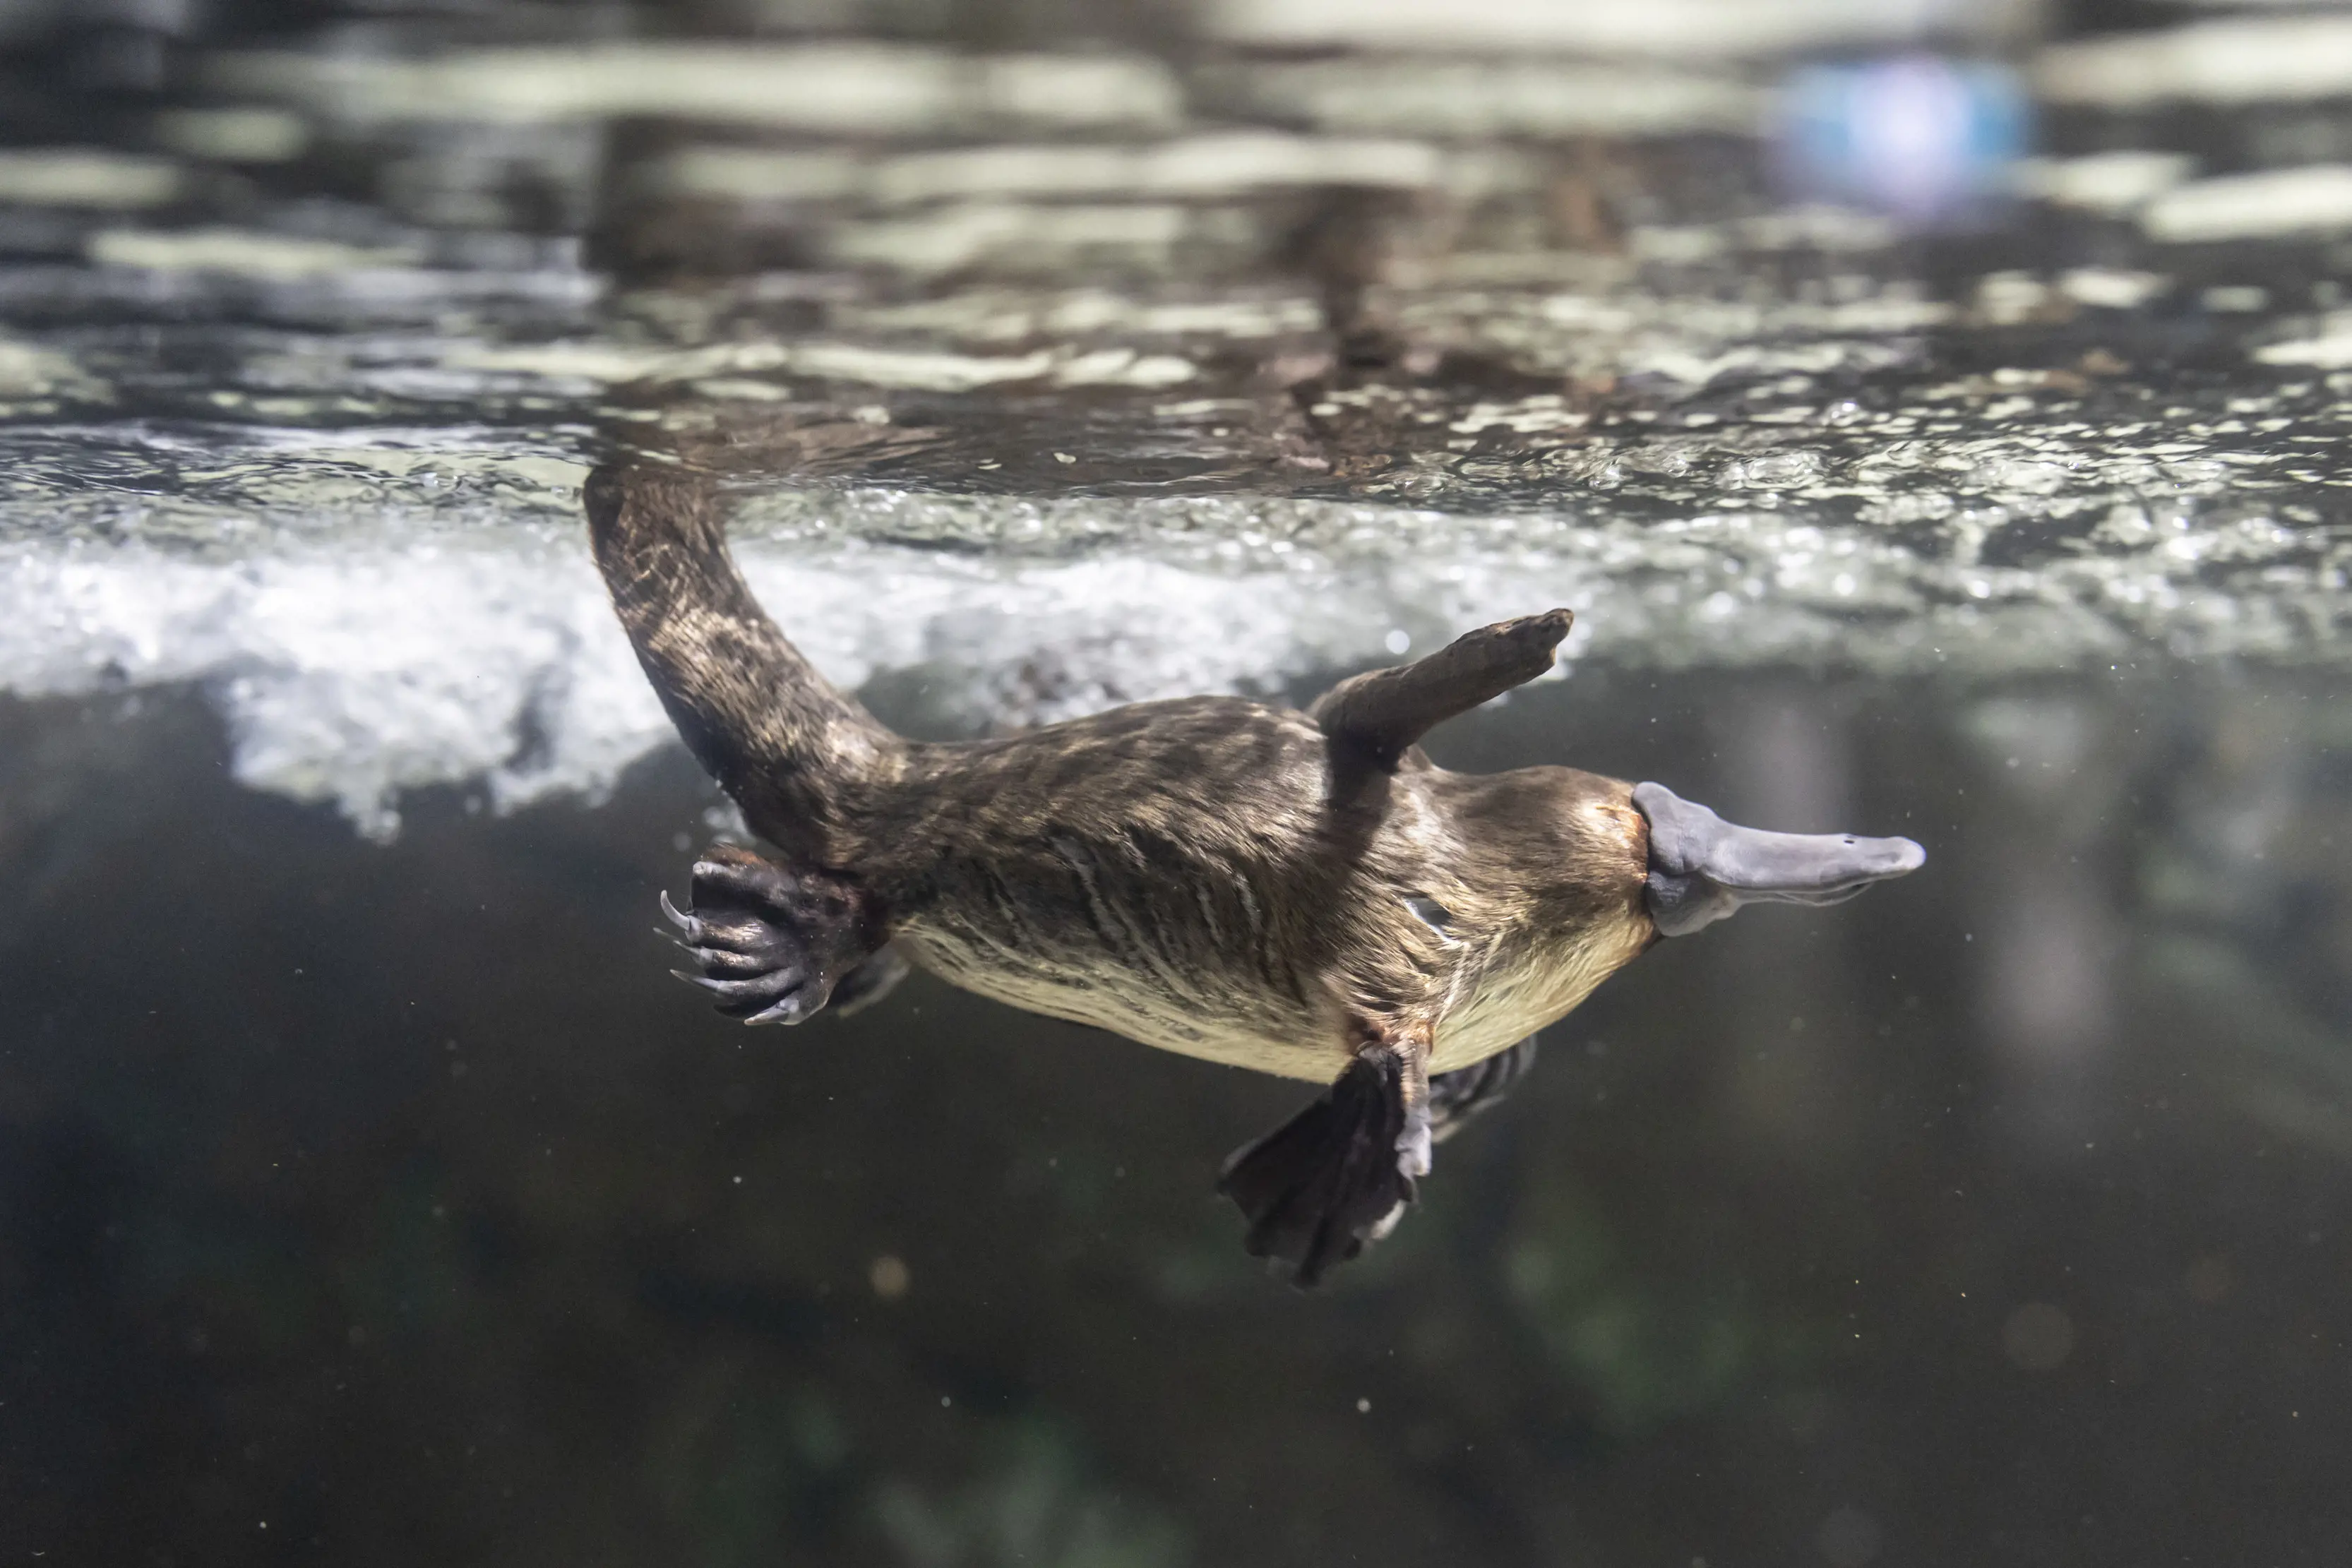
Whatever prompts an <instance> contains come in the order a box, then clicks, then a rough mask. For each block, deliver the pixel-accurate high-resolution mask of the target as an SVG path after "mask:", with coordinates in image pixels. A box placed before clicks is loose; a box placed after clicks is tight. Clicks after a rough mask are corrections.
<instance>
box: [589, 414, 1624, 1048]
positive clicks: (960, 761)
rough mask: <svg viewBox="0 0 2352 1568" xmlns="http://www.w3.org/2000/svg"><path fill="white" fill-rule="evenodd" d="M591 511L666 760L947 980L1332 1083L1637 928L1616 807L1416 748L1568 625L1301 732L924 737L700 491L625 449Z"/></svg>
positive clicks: (1364, 687) (1253, 725) (1296, 721)
mask: <svg viewBox="0 0 2352 1568" xmlns="http://www.w3.org/2000/svg"><path fill="white" fill-rule="evenodd" d="M587 504H588V505H587V509H588V515H589V518H590V521H591V525H592V531H593V539H594V545H595V551H596V559H597V562H598V565H599V566H600V568H601V569H602V570H603V571H604V576H605V579H606V581H607V583H608V584H609V585H610V587H611V590H612V594H613V600H614V606H615V608H616V609H617V610H618V611H619V612H620V616H621V620H622V622H623V624H624V625H625V627H626V628H627V631H628V633H629V637H630V640H631V641H632V643H635V646H636V649H637V653H638V656H639V658H640V659H641V661H642V662H643V663H644V664H645V667H646V673H647V674H648V675H649V676H650V677H651V679H652V681H653V684H654V685H655V687H656V690H657V691H658V692H659V693H660V694H661V696H662V699H663V701H664V703H665V704H666V705H667V707H668V709H669V711H670V714H671V716H672V717H673V718H674V719H675V720H676V721H677V726H678V729H679V732H680V734H681V735H682V736H684V737H685V739H686V741H687V744H688V746H689V747H691V748H692V749H693V750H694V752H695V754H696V756H697V757H698V758H699V759H700V760H701V761H702V763H703V765H704V766H705V767H706V768H709V770H710V772H711V773H712V775H713V776H714V777H716V778H717V779H719V782H720V784H721V785H722V786H723V787H724V788H725V789H727V790H728V792H729V793H730V795H731V796H733V798H734V799H735V800H736V801H737V802H738V803H739V804H740V806H741V808H742V810H743V812H744V816H745V819H746V821H748V822H749V823H750V825H751V828H752V829H753V830H754V831H756V832H758V833H759V834H760V835H761V837H762V838H764V839H766V840H768V841H770V842H772V843H773V844H775V845H776V846H778V847H779V848H780V849H781V850H782V852H784V855H785V857H786V859H787V862H789V863H790V864H791V865H793V867H795V868H797V869H799V870H800V871H802V872H803V873H805V874H807V875H809V876H813V877H823V878H825V879H829V882H830V883H831V884H832V885H835V886H836V887H837V888H838V889H839V890H840V891H841V895H842V896H844V897H845V898H846V899H848V900H849V901H850V902H851V903H852V904H855V906H856V910H857V911H858V914H859V920H858V925H859V926H860V929H861V930H864V931H866V932H868V933H871V934H873V937H874V939H875V940H879V939H882V938H884V937H887V938H889V939H893V940H895V941H896V943H897V944H898V946H899V947H900V948H901V949H902V950H903V951H905V952H906V953H907V954H908V956H910V957H912V958H913V959H914V960H915V961H916V962H917V963H919V964H920V965H921V966H923V967H926V968H929V969H930V970H931V971H932V972H934V973H935V974H937V975H939V976H940V977H941V978H943V979H945V980H947V981H949V982H950V983H951V984H954V985H957V986H961V987H963V988H968V989H971V990H973V991H977V992H980V993H982V994H983V995H987V996H992V997H995V998H1000V999H1002V1000H1004V1001H1007V1002H1010V1003H1012V1004H1013V1005H1015V1006H1018V1007H1023V1008H1027V1009H1032V1010H1034V1011H1038V1012H1043V1013H1047V1014H1051V1015H1053V1016H1055V1017H1061V1018H1067V1019H1077V1020H1080V1021H1083V1022H1087V1023H1091V1024H1096V1025H1098V1026H1100V1027H1102V1028H1105V1029H1108V1030H1116V1031H1117V1032H1118V1033H1121V1034H1125V1035H1128V1036H1129V1037H1131V1038H1134V1039H1137V1040H1142V1041H1144V1042H1145V1043H1147V1044H1150V1045H1155V1046H1160V1047H1162V1048H1164V1049H1167V1050H1171V1051H1181V1052H1184V1053H1186V1054H1189V1055H1194V1056H1201V1057H1206V1058H1210V1059H1213V1060H1216V1061H1227V1062H1232V1063H1234V1064H1236V1065H1242V1066H1247V1067H1253V1068H1256V1069H1260V1070H1262V1071H1269V1072H1276V1073H1282V1074H1285V1075H1287V1076H1292V1077H1298V1078H1307V1079H1315V1080H1318V1081H1325V1082H1328V1081H1329V1080H1330V1079H1332V1078H1333V1076H1334V1075H1335V1074H1336V1073H1337V1072H1338V1071H1339V1070H1340V1069H1341V1068H1342V1067H1343V1066H1345V1065H1346V1063H1347V1061H1349V1054H1350V1052H1351V1051H1357V1050H1359V1049H1360V1048H1362V1047H1363V1046H1364V1045H1365V1044H1366V1042H1367V1041H1371V1040H1381V1041H1387V1042H1391V1044H1395V1045H1398V1046H1400V1047H1405V1048H1409V1049H1410V1050H1411V1052H1412V1056H1413V1057H1414V1058H1415V1059H1416V1061H1418V1063H1419V1064H1420V1066H1421V1068H1422V1069H1423V1071H1428V1070H1434V1071H1446V1070H1449V1069H1453V1068H1459V1067H1463V1066H1466V1065H1468V1064H1470V1063H1472V1062H1475V1061H1479V1060H1481V1059H1483V1058H1485V1057H1486V1056H1489V1055H1492V1054H1493V1053H1495V1052H1496V1051H1502V1050H1504V1049H1506V1048H1507V1047H1509V1046H1511V1045H1512V1044H1514V1043H1515V1042H1517V1041H1518V1040H1521V1039H1523V1038H1524V1037H1526V1036H1527V1035H1528V1034H1531V1033H1532V1032H1533V1031H1534V1030H1537V1029H1538V1028H1540V1027H1541V1026H1542V1025H1544V1024H1546V1023H1548V1022H1549V1021H1551V1020H1552V1019H1556V1018H1558V1017H1559V1016H1560V1015H1561V1014H1562V1013H1565V1012H1566V1011H1568V1010H1569V1009H1570V1008H1573V1007H1574V1006H1576V1005H1577V1003H1579V1002H1580V1001H1581V1000H1582V999H1583V998H1584V997H1585V996H1586V995H1587V994H1588V993H1590V991H1591V988H1593V987H1594V986H1595V985H1597V984H1599V983H1600V981H1601V980H1602V979H1603V978H1605V977H1607V976H1608V975H1609V974H1610V973H1612V971H1614V970H1615V969H1616V968H1618V967H1620V966H1622V965H1623V964H1624V963H1626V962H1627V961H1629V960H1630V959H1632V958H1633V956H1635V955H1636V954H1637V953H1639V952H1640V951H1641V950H1642V949H1643V947H1644V946H1647V945H1648V943H1649V942H1650V941H1651V940H1653V939H1654V936H1655V935H1656V933H1655V928H1654V926H1653V925H1652V923H1651V921H1650V918H1649V916H1648V915H1647V914H1646V913H1645V911H1644V908H1643V896H1642V894H1643V878H1644V876H1645V874H1646V872H1647V860H1648V846H1647V828H1646V825H1645V823H1644V821H1643V817H1642V816H1641V814H1640V813H1639V812H1637V811H1636V810H1634V809H1633V804H1632V800H1631V787H1630V786H1629V785H1627V784H1624V783H1622V782H1620V781H1618V780H1616V779H1604V778H1601V777H1598V776H1596V775H1593V774H1590V773H1582V772H1578V771H1576V770H1574V769H1571V768H1527V769H1521V770H1519V771H1517V772H1511V773H1505V774H1501V775H1496V776H1491V777H1469V776H1464V775H1458V774H1454V773H1450V772H1447V771H1445V770H1444V769H1442V768H1435V767H1433V766H1432V765H1430V763H1429V762H1428V760H1427V758H1424V757H1423V756H1422V755H1421V754H1420V753H1419V752H1418V751H1417V750H1414V749H1412V741H1413V740H1415V739H1417V738H1418V737H1419V734H1420V733H1421V731H1422V730H1424V729H1426V728H1427V727H1428V725H1429V724H1430V723H1433V722H1435V721H1436V719H1438V718H1442V717H1444V716H1446V714H1448V713H1451V712H1458V711H1461V710H1462V709H1463V708H1465V707H1468V706H1475V703H1477V702H1479V701H1483V700H1485V698H1486V697H1488V696H1492V695H1495V694H1496V692H1498V691H1500V690H1502V689H1504V688H1505V687H1507V686H1508V685H1514V684H1517V682H1518V681H1520V680H1525V679H1527V678H1529V677H1530V676H1531V675H1533V674H1538V673H1540V671H1541V670H1542V669H1544V668H1546V667H1548V666H1549V663H1550V659H1551V653H1552V647H1553V645H1554V644H1556V643H1558V642H1559V637H1560V635H1561V634H1563V633H1564V632H1566V630H1567V625H1568V620H1567V614H1566V612H1552V614H1551V615H1550V616H1546V617H1532V618H1530V619H1529V620H1528V621H1527V622H1507V623H1506V624H1505V625H1504V626H1503V627H1499V628H1492V629H1489V631H1488V632H1486V633H1477V634H1474V637H1473V638H1472V639H1465V642H1464V643H1461V644H1457V645H1456V646H1455V648H1454V649H1451V650H1447V651H1446V652H1444V653H1439V654H1437V655H1434V656H1433V658H1432V659H1429V660H1424V661H1422V663H1421V664H1416V665H1412V666H1406V667H1405V668H1404V669H1403V670H1402V671H1398V672H1380V673H1377V674H1374V675H1372V676H1368V677H1359V678H1358V680H1357V681H1354V682H1349V683H1348V684H1347V685H1343V686H1341V687H1340V688H1339V689H1338V690H1336V691H1335V692H1334V693H1333V694H1331V695H1330V696H1329V697H1328V698H1327V699H1326V700H1325V701H1324V702H1323V703H1321V704H1318V706H1317V709H1316V711H1315V713H1314V714H1313V715H1309V714H1305V713H1299V712H1296V711H1292V710H1286V709H1281V708H1276V707H1271V706H1265V705H1263V704H1259V703H1255V702H1250V701H1246V700H1244V699H1242V698H1238V697H1192V698H1184V699H1181V700H1177V701H1172V702H1157V703H1141V704H1136V705H1134V706H1128V707H1123V708H1118V709H1116V710H1114V711H1112V712H1109V713H1105V714H1100V715H1097V716H1093V717H1091V718H1085V719H1079V720H1076V721H1073V722H1071V723H1067V724H1060V725H1055V726H1052V727H1047V728H1044V729H1039V730H1035V731H1032V732H1029V733H1026V734H1022V735H1017V736H1013V737H1007V738H1003V739H994V740H986V741H980V742H973V743H968V744H958V745H932V744H923V743H917V742H911V741H907V740H904V739H901V738H900V737H898V736H896V735H893V734H892V733H891V732H890V731H888V730H887V728H885V727H883V726H882V725H881V724H879V723H878V722H877V721H876V720H875V719H874V718H873V716H871V715H869V714H867V713H866V710H865V709H864V708H863V707H862V706H859V705H858V704H857V703H856V701H854V700H853V699H851V698H849V697H847V696H845V695H842V694H840V693H838V692H836V691H835V690H834V689H833V687H832V686H830V685H827V684H826V683H825V682H824V679H823V678H822V677H821V676H819V675H818V674H816V672H815V671H814V669H813V668H812V667H811V666H810V665H809V664H808V663H807V662H806V661H805V660H804V659H803V658H802V657H801V655H800V654H799V653H798V652H797V651H795V650H794V649H793V647H792V645H791V644H790V643H788V642H786V641H785V640H784V638H783V636H782V634H781V633H780V632H778V631H777V630H776V628H775V625H774V624H773V622H771V621H770V620H769V619H768V618H767V616H766V615H765V614H764V613H763V612H761V609H760V607H759V605H758V604H757V603H756V602H755V601H753V600H752V598H751V594H750V591H748V589H747V588H746V587H745V586H744V584H743V582H742V580H741V579H740V576H738V575H737V573H736V572H735V570H734V568H733V565H732V563H731V561H730V559H729V557H728V554H727V550H726V544H725V538H724V531H723V528H722V525H721V521H720V518H719V514H718V511H717V508H716V506H715V504H714V501H713V497H712V494H711V491H710V489H709V486H708V484H707V483H706V482H705V481H704V480H702V479H701V478H699V477H698V476H696V475H695V474H693V473H691V472H690V471H688V470H687V469H684V468H682V467H677V466H672V465H661V464H658V463H656V462H654V461H653V460H650V459H637V460H634V461H632V462H631V463H629V464H627V465H617V466H613V467H607V468H605V469H602V470H600V471H599V472H598V473H597V474H596V475H595V476H593V478H592V479H591V480H590V482H589V486H588V491H587ZM1479 638H1484V639H1486V641H1485V642H1484V643H1479V642H1478V641H1477V639H1479ZM1448 660H1451V661H1452V663H1450V664H1448V663H1446V661H1448ZM1384 681H1385V683H1386V684H1385V685H1384V684H1383V682H1384ZM1416 683H1417V684H1416ZM853 957H854V955H853ZM1414 1076H1415V1077H1418V1076H1419V1074H1415V1075H1414ZM1409 1092H1410V1091H1409Z"/></svg>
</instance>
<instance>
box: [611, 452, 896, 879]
mask: <svg viewBox="0 0 2352 1568" xmlns="http://www.w3.org/2000/svg"><path fill="white" fill-rule="evenodd" d="M583 499H584V501H585V503H586V507H587V511H588V528H589V534H590V538H592V540H593V544H594V548H595V552H596V566H597V569H598V570H601V571H602V572H603V573H604V586H605V588H606V590H607V591H609V592H610V593H611V594H612V596H613V608H614V610H615V611H617V612H619V614H620V617H621V624H622V626H623V627H624V628H625V629H626V630H627V632H628V634H629V641H630V643H632V644H634V645H635V648H636V651H637V661H638V663H640V664H643V665H644V666H645V670H646V676H647V678H648V679H650V680H651V681H652V682H653V686H654V690H655V691H656V692H657V693H659V694H660V696H661V700H662V706H664V707H666V708H667V709H668V710H669V716H670V718H671V720H672V722H674V723H675V724H676V725H677V732H678V735H679V736H680V737H682V738H683V739H684V740H685V741H686V744H687V747H688V749H689V750H691V751H692V752H693V753H694V755H695V758H696V759H697V760H698V761H699V762H700V763H701V764H702V766H703V767H704V768H705V769H707V770H708V771H709V774H710V776H711V777H712V778H714V779H717V780H718V781H719V787H720V788H721V789H725V790H726V791H727V793H728V794H729V795H730V796H732V797H733V798H734V800H735V803H736V804H737V805H739V806H740V807H741V808H742V809H743V815H744V818H745V820H746V821H749V822H750V823H751V827H752V828H753V829H754V830H755V831H758V832H759V833H760V834H761V836H762V837H763V838H766V839H768V840H769V841H772V842H773V843H776V844H778V845H779V846H781V847H782V848H784V849H786V850H789V851H792V852H795V853H797V854H800V855H802V856H803V857H804V858H806V859H808V860H810V861H813V862H815V863H818V864H834V863H838V862H839V861H840V859H841V856H842V853H843V852H844V851H845V848H846V846H845V843H844V842H843V840H844V836H845V831H846V827H847V824H846V821H845V818H846V816H847V811H846V810H845V807H846V806H847V803H848V802H849V801H850V800H852V799H853V798H854V796H855V794H856V791H857V790H858V789H859V787H860V786H862V785H866V784H871V783H877V782H881V781H884V780H886V779H889V778H892V777H894V776H895V775H896V774H897V772H898V769H899V768H901V767H903V765H904V759H905V756H906V743H905V742H904V741H902V740H901V739H899V738H898V736H896V735H894V734H892V733H891V732H890V731H889V730H888V729H887V728H886V727H884V726H883V725H882V723H881V722H880V721H879V720H877V718H875V716H873V715H872V714H870V713H867V712H866V709H865V708H864V706H861V705H860V704H859V703H858V702H857V701H856V699H855V698H852V697H849V696H846V695H844V694H842V693H841V692H839V691H837V690H835V688H834V686H833V685H832V684H831V683H829V682H828V681H826V680H825V678H824V676H823V675H821V674H817V672H816V668H815V666H814V665H813V664H810V663H809V662H808V660H806V659H805V658H803V657H802V656H801V652H800V650H799V649H797V648H795V647H793V645H792V643H789V642H787V641H785V639H784V634H783V633H782V632H780V631H778V630H777V629H776V623H775V622H773V621H771V620H769V619H768V615H767V612H765V611H763V610H761V608H760V602H759V601H758V600H756V599H754V598H753V597H752V596H751V588H750V586H749V585H748V584H746V583H745V582H744V580H743V576H742V573H741V572H740V571H738V570H736V567H735V560H734V558H733V556H731V555H730V553H729V551H728V549H727V528H726V521H725V518H724V517H723V516H722V515H721V512H720V508H719V501H718V496H717V492H716V487H715V486H714V485H713V483H712V481H711V480H710V478H709V476H707V475H704V474H700V473H697V472H695V471H694V470H692V469H689V468H686V467H682V466H677V465H672V464H669V463H666V462H664V461H662V460H660V459H658V458H654V457H628V458H624V459H621V460H618V461H615V462H612V463H607V464H606V465H604V466H603V467H600V468H598V469H597V470H596V471H595V472H594V473H593V474H591V475H590V476H588V483H587V486H586V487H585V489H584V491H583Z"/></svg>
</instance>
